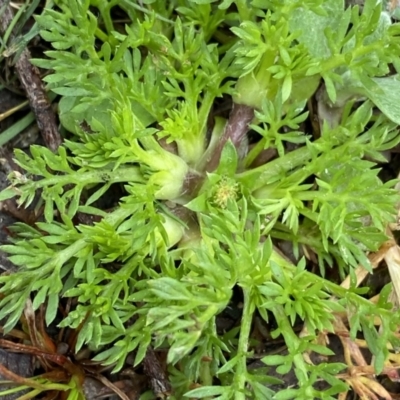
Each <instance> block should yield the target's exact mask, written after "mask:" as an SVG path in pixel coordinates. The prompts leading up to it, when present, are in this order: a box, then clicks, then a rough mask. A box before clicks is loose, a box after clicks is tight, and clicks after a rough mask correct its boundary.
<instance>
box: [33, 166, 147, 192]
mask: <svg viewBox="0 0 400 400" xmlns="http://www.w3.org/2000/svg"><path fill="white" fill-rule="evenodd" d="M71 182H74V183H75V184H76V185H79V184H80V185H83V186H86V185H90V184H93V183H102V182H112V183H117V182H144V179H143V176H142V174H141V173H140V170H139V167H128V168H121V167H120V168H118V169H117V170H115V171H111V170H110V171H105V170H95V171H88V172H81V171H76V172H73V173H70V174H66V175H54V176H52V177H51V178H44V179H41V180H40V181H35V182H31V183H32V186H34V187H35V188H36V189H41V188H43V187H48V186H52V185H68V184H70V183H71Z"/></svg>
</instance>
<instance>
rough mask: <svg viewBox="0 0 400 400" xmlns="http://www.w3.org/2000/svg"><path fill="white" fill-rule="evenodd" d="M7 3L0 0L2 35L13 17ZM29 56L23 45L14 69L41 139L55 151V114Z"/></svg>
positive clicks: (60, 140)
mask: <svg viewBox="0 0 400 400" xmlns="http://www.w3.org/2000/svg"><path fill="white" fill-rule="evenodd" d="M9 3H10V2H9V1H7V0H0V9H3V8H4V12H3V14H2V15H1V16H0V31H1V34H3V35H4V33H5V32H6V30H7V28H8V27H9V26H10V24H11V21H12V19H13V13H12V11H11V8H10V6H9ZM13 38H15V35H13V34H11V35H10V39H13ZM30 58H31V54H30V52H29V50H28V48H27V47H25V49H24V50H23V51H22V53H21V55H20V56H19V58H18V59H17V60H16V62H15V69H16V71H17V75H18V77H19V80H20V82H21V84H22V86H23V88H24V89H25V92H26V95H27V97H28V100H29V104H30V106H31V108H32V111H33V113H34V114H35V116H36V122H37V125H38V127H39V130H40V132H41V134H42V137H43V140H44V142H45V144H46V146H47V147H48V148H49V149H51V150H52V151H56V150H57V149H58V147H59V146H60V145H61V143H62V139H61V136H60V133H59V132H58V128H57V121H56V116H55V113H54V111H53V109H52V107H51V103H50V101H49V99H48V97H47V94H46V91H45V88H44V86H43V83H42V80H41V79H40V74H39V70H38V69H37V68H36V67H35V66H34V65H32V64H31V63H30V62H29V59H30Z"/></svg>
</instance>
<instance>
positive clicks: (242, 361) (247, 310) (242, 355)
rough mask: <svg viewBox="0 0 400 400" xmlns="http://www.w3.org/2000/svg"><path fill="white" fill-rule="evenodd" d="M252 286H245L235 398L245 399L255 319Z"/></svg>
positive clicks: (235, 378)
mask: <svg viewBox="0 0 400 400" xmlns="http://www.w3.org/2000/svg"><path fill="white" fill-rule="evenodd" d="M251 292H252V290H251V288H243V303H244V305H243V314H242V320H241V325H240V326H241V328H240V336H239V343H238V363H237V364H236V371H235V377H234V381H233V387H234V389H235V400H245V399H246V395H245V385H246V377H247V364H246V360H247V355H248V343H249V337H250V330H251V323H252V321H253V313H254V308H255V306H254V302H253V300H252V298H251Z"/></svg>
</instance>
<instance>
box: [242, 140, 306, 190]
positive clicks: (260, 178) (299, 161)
mask: <svg viewBox="0 0 400 400" xmlns="http://www.w3.org/2000/svg"><path fill="white" fill-rule="evenodd" d="M311 157H312V154H311V151H310V150H309V149H308V148H307V147H302V148H300V149H297V150H294V151H292V152H290V153H288V154H286V155H285V156H284V157H279V158H277V159H275V160H273V161H271V162H269V163H267V164H264V165H262V166H260V167H258V168H254V169H252V170H250V171H245V172H242V173H240V174H238V175H236V178H237V180H238V181H239V182H240V183H242V184H243V185H244V186H246V187H247V188H248V189H250V190H251V191H254V190H257V189H259V188H261V187H263V186H265V185H267V184H268V183H269V182H270V181H271V180H272V179H273V178H275V177H276V176H278V175H280V174H282V173H283V172H288V171H290V170H292V169H295V168H297V167H299V166H300V165H303V164H305V163H306V162H307V161H308V160H309V159H310V158H311Z"/></svg>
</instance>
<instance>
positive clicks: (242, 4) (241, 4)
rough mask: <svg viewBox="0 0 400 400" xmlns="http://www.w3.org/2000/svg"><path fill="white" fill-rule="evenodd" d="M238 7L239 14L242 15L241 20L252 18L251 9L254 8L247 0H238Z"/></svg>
mask: <svg viewBox="0 0 400 400" xmlns="http://www.w3.org/2000/svg"><path fill="white" fill-rule="evenodd" d="M235 3H236V7H237V9H238V11H239V16H240V20H241V21H242V22H243V21H249V20H251V12H250V10H251V9H252V7H251V6H250V5H249V4H247V1H246V0H236V1H235Z"/></svg>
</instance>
